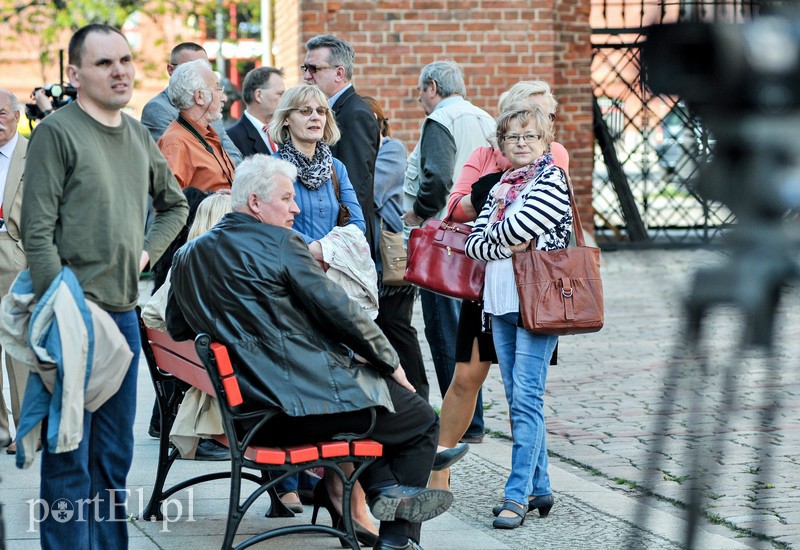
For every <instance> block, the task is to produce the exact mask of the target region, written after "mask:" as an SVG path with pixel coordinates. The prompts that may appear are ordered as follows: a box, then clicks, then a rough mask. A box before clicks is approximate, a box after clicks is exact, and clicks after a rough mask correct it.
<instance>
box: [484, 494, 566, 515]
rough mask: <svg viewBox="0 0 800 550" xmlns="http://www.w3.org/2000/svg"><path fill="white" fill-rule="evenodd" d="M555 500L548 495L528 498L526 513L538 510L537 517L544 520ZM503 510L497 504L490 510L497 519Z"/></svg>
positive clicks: (551, 495) (500, 505)
mask: <svg viewBox="0 0 800 550" xmlns="http://www.w3.org/2000/svg"><path fill="white" fill-rule="evenodd" d="M554 502H555V499H554V498H553V494H552V493H550V494H549V495H542V496H538V497H530V498H528V512H533V511H534V510H539V517H542V518H546V517H547V515H548V514H549V513H550V509H551V508H552V507H553V503H554ZM502 509H503V505H502V504H498V505H497V506H495V507H494V508H492V513H493V514H494V515H495V517H497V516H498V515H500V511H501V510H502Z"/></svg>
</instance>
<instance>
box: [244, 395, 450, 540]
mask: <svg viewBox="0 0 800 550" xmlns="http://www.w3.org/2000/svg"><path fill="white" fill-rule="evenodd" d="M386 382H387V384H388V386H389V394H390V395H391V397H392V403H393V404H394V408H395V412H394V413H390V412H388V411H387V410H386V409H384V408H382V407H380V408H378V409H377V411H376V412H377V416H376V421H375V429H374V430H373V431H372V433H371V434H370V436H369V437H370V438H372V439H374V440H375V441H378V442H379V443H381V444H382V445H383V456H382V457H381V458H379V459H378V460H376V461H375V462H373V463H372V465H370V467H369V468H367V469H366V470H364V473H363V474H362V475H361V477H360V478H359V479H360V481H361V485H362V486H363V487H364V490H365V491H366V492H367V494H369V492H370V489H371V488H375V487H381V486H384V485H388V484H391V483H399V484H400V485H410V486H412V487H425V486H427V484H428V477H429V476H430V473H431V467H432V466H433V459H434V457H435V455H436V447H437V442H438V441H439V417H438V416H437V415H436V413H435V412H434V410H433V408H431V406H430V405H429V404H428V402H427V401H425V400H424V399H422V397H420V396H419V395H418V394H416V393H412V392H410V391H408V390H406V389H405V388H403V387H401V386H400V385H398V384H397V383H396V382H394V381H393V380H389V379H387V381H386ZM370 421H371V414H370V411H369V409H365V410H361V411H355V412H350V413H336V414H324V415H310V416H300V417H291V416H287V415H278V416H276V417H275V418H274V419H272V420H270V422H269V423H268V425H267V426H266V428H265V431H266V433H263V435H262V434H259V436H257V437H256V439H257V440H258V441H257V443H260V444H262V445H267V446H269V445H279V446H286V445H301V444H304V443H308V442H310V441H325V440H328V439H330V438H331V437H333V436H334V435H336V434H339V433H343V432H353V433H363V432H364V431H366V429H367V428H368V427H369V423H370ZM420 529H421V524H419V523H411V522H408V521H391V522H389V521H382V522H381V525H380V533H381V534H382V535H389V534H392V535H401V536H404V537H408V538H411V539H413V540H415V541H416V542H419V536H420Z"/></svg>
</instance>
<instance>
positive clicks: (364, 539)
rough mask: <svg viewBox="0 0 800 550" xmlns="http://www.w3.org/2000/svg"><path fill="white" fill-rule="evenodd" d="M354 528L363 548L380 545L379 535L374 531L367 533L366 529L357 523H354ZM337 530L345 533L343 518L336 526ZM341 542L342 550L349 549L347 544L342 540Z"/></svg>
mask: <svg viewBox="0 0 800 550" xmlns="http://www.w3.org/2000/svg"><path fill="white" fill-rule="evenodd" d="M353 527H354V528H355V531H356V538H357V539H358V542H360V543H361V545H362V546H370V547H372V546H375V545H376V544H378V535H376V534H375V533H373V532H372V531H367V530H366V529H364V528H363V527H361V524H360V523H358V522H357V521H353ZM336 529H338V530H339V531H344V521H342V519H341V518H340V519H339V523H337V524H336ZM339 541H340V542H341V543H342V548H347V544H345V542H344V541H343V540H342V539H339Z"/></svg>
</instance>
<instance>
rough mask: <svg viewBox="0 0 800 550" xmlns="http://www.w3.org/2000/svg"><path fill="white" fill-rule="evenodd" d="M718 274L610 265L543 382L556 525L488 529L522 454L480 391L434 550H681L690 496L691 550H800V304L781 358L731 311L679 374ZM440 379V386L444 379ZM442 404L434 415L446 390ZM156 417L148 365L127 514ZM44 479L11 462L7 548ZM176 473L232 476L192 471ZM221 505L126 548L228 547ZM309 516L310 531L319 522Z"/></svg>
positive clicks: (672, 255) (3, 469) (150, 465)
mask: <svg viewBox="0 0 800 550" xmlns="http://www.w3.org/2000/svg"><path fill="white" fill-rule="evenodd" d="M719 261H721V256H720V255H718V254H717V253H712V252H708V251H685V250H680V251H678V250H674V251H621V252H607V253H605V254H604V283H605V292H606V327H605V328H604V329H603V331H602V332H600V333H598V334H594V335H583V336H573V337H565V338H562V340H561V345H560V350H559V361H560V363H559V365H558V366H554V367H551V370H550V374H549V377H548V390H547V395H546V398H545V404H546V416H547V423H548V437H549V440H548V446H549V449H550V452H551V467H550V473H551V477H552V480H553V487H554V490H555V495H556V499H557V502H556V505H555V507H554V508H553V511H552V512H551V514H550V516H549V517H548V518H546V519H539V518H538V517H537V516H536V514H532V515H529V516H528V520H527V521H526V523H525V525H524V526H523V527H522V528H520V529H516V530H513V531H498V530H494V529H492V527H491V512H490V508H491V506H492V505H493V504H495V503H496V501H497V499H498V498H499V497H500V495H501V493H502V487H503V483H504V481H505V477H506V475H507V473H508V468H509V464H510V449H511V447H510V442H509V437H508V434H509V429H508V418H507V414H506V407H505V400H504V397H503V391H502V385H501V383H500V380H499V376H498V373H497V370H496V369H494V370H493V371H492V374H491V376H490V378H489V380H488V381H487V384H486V386H485V388H484V399H485V402H486V403H485V407H486V420H487V428H488V429H489V430H490V437H487V439H486V440H485V442H484V443H483V444H480V445H475V446H473V452H471V453H470V454H469V455H467V457H466V458H465V459H464V460H463V461H462V462H461V463H460V465H459V466H458V467H455V468H453V479H452V485H453V491H454V493H455V496H456V499H455V504H454V505H453V507H452V508H451V510H450V511H449V512H448V513H446V514H444V515H443V516H441V517H439V518H436V519H435V520H433V521H431V522H428V523H427V524H426V525H425V527H424V528H423V539H422V543H423V545H424V546H425V548H426V549H428V550H449V549H453V548H458V549H460V550H471V549H475V550H478V549H481V550H494V549H498V550H499V549H505V548H513V549H518V548H537V547H550V548H556V549H572V548H602V549H605V548H609V549H611V548H614V549H616V548H620V547H628V548H658V549H661V548H685V547H686V546H687V544H686V541H685V533H686V531H687V525H686V522H685V519H686V517H685V516H686V512H685V511H684V510H683V504H684V503H687V502H689V495H690V494H691V493H690V489H692V488H694V490H695V491H696V492H698V493H700V494H702V495H703V498H704V503H703V505H704V507H705V508H706V510H707V512H706V513H705V514H703V515H702V516H701V518H700V520H701V529H700V531H699V532H698V535H697V537H696V538H695V540H694V542H693V544H692V546H693V547H695V548H703V549H720V550H727V549H729V548H747V547H750V548H782V547H783V548H793V547H798V548H800V517H798V516H800V511H798V507H797V504H798V502H799V501H800V487H799V486H800V464H798V460H797V456H798V454H799V453H798V451H799V450H800V440H798V437H797V436H798V427H799V426H800V419H799V418H798V417H799V416H800V412H799V411H800V407H798V406H797V405H798V403H797V400H798V398H797V396H798V395H800V380H798V377H799V376H800V374H798V369H797V368H796V365H795V364H796V358H797V357H798V351H800V350H798V349H796V348H797V347H798V346H799V345H800V339H798V338H797V336H798V332H800V329H799V328H798V327H800V323H798V319H797V316H798V312H800V308H798V307H796V306H797V305H800V304H798V303H797V302H798V299H797V297H795V296H792V295H789V296H787V297H786V301H785V306H784V308H783V309H782V317H781V319H782V321H781V323H780V325H781V326H782V327H784V328H782V329H781V338H780V345H779V346H778V349H777V351H776V354H775V357H774V358H773V359H771V360H767V359H764V358H762V357H760V356H759V355H758V354H757V353H753V352H749V351H748V352H739V351H736V349H737V348H736V347H735V342H736V341H737V339H738V334H739V332H738V331H740V330H741V322H740V321H741V319H740V318H739V316H738V315H736V313H735V312H734V311H730V310H727V309H725V310H721V311H719V312H714V315H712V316H711V317H710V318H709V319H708V320H707V321H706V323H705V326H706V327H707V336H708V338H706V341H707V343H708V349H707V350H705V355H706V356H707V357H708V364H707V365H705V366H703V365H700V364H696V362H694V363H692V364H684V363H685V362H681V364H679V365H678V366H677V367H676V366H674V365H673V364H672V363H673V362H671V361H670V357H671V356H672V355H673V354H674V353H676V350H678V351H680V350H681V349H682V348H683V346H680V345H676V343H679V342H680V338H679V336H678V328H679V326H680V321H679V318H680V315H681V310H682V307H681V304H682V300H683V296H684V295H685V289H686V286H687V284H688V281H689V280H690V274H691V273H692V272H693V271H694V269H695V268H697V267H699V266H708V265H715V264H716V263H717V262H719ZM417 317H418V318H417V322H418V323H420V328H421V321H420V320H419V316H417ZM420 334H422V331H421V330H420ZM426 348H427V345H426V344H424V345H423V351H424V352H426V355H428V354H427V349H426ZM428 359H429V357H428ZM428 362H430V361H428ZM429 378H430V379H431V380H432V381H433V380H435V377H434V376H433V373H430V374H429ZM434 386H435V382H434ZM431 393H432V402H433V404H434V405H436V406H438V405H439V404H440V402H441V400H440V399H439V398H437V394H438V391H437V390H436V388H432V389H431ZM766 403H772V404H777V405H778V406H777V407H775V406H773V407H767V406H766ZM151 406H152V387H151V386H150V382H149V377H148V376H147V372H146V369H145V368H144V365H142V368H141V369H140V376H139V401H138V409H137V424H136V434H137V441H136V450H135V453H136V454H135V457H134V467H133V470H132V472H131V474H130V476H129V489H130V491H131V502H130V506H129V512H130V513H132V514H137V513H138V512H139V511H140V510H141V508H142V506H143V501H146V499H147V498H148V497H149V494H150V491H151V484H152V478H153V475H154V472H155V457H156V441H155V440H153V439H150V438H149V437H147V435H146V427H147V421H148V418H149V414H150V407H151ZM655 434H659V435H660V436H659V437H656V435H655ZM698 451H699V452H698ZM698 457H699V458H698ZM38 466H39V463H38V461H37V462H36V464H35V465H34V467H33V468H32V469H30V470H26V471H20V470H17V469H16V468H15V467H14V466H13V457H11V456H7V455H5V454H3V455H0V476H2V482H0V502H2V503H3V504H4V505H5V508H4V517H5V523H6V533H7V535H6V536H7V547H8V548H10V549H18V548H19V549H26V548H36V547H38V542H37V532H36V524H35V522H31V520H30V518H29V513H28V508H29V504H28V502H27V501H29V500H31V499H34V498H36V496H37V494H38V475H39V474H38ZM180 467H181V468H183V469H184V471H185V470H192V471H207V470H209V469H214V468H224V467H225V466H224V465H221V464H219V463H217V464H214V463H192V462H182V463H181V464H180ZM698 467H699V469H698ZM698 472H701V473H702V474H703V475H699V474H698ZM635 486H647V487H651V488H652V491H653V493H654V494H655V495H656V497H655V498H645V497H642V496H641V493H640V492H638V491H636V490H635V489H634V487H635ZM226 501H227V486H226V484H225V483H224V482H214V483H211V484H207V485H205V486H198V487H195V488H194V490H193V492H192V493H191V494H188V493H185V494H183V495H181V496H180V498H179V499H176V500H175V501H174V502H173V503H172V506H171V508H170V510H169V511H170V513H171V514H172V515H171V516H170V517H173V518H175V519H176V521H175V522H174V523H170V524H167V525H164V524H161V523H149V522H142V521H132V522H131V524H130V528H129V532H130V534H131V547H132V548H134V549H139V548H141V549H154V548H164V549H172V548H181V547H188V546H191V547H192V548H193V549H196V550H201V549H205V548H218V547H219V544H220V543H221V537H222V532H223V530H224V519H225V512H226V506H227V504H226ZM264 509H265V506H264V505H260V504H259V503H257V504H256V505H255V506H254V508H253V509H252V510H251V512H250V513H249V514H248V515H247V516H246V518H245V522H244V523H243V526H242V529H241V530H240V532H241V533H243V534H247V533H254V532H257V531H259V529H260V527H261V526H262V525H263V522H264V521H267V520H265V519H263V517H262V515H263V512H264ZM304 517H305V518H306V519H308V518H309V517H310V508H308V507H307V509H306V513H305V514H304ZM709 518H711V519H713V520H714V521H713V522H710V521H707V520H708V519H709ZM270 521H275V520H270ZM282 521H295V520H282ZM256 547H257V548H276V549H277V548H289V549H293V548H297V549H299V548H338V547H339V545H338V542H337V541H336V540H335V539H332V538H328V537H322V536H314V537H310V536H295V537H290V538H285V537H284V538H282V539H278V540H277V541H273V542H267V543H262V544H261V545H258V546H256Z"/></svg>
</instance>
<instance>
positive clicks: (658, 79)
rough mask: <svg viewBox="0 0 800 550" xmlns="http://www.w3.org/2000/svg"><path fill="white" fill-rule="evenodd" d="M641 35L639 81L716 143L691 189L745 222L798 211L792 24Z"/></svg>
mask: <svg viewBox="0 0 800 550" xmlns="http://www.w3.org/2000/svg"><path fill="white" fill-rule="evenodd" d="M796 15H797V13H796V12H792V13H790V14H788V13H787V14H782V13H774V14H769V15H764V16H761V17H757V18H755V19H753V20H752V21H749V22H747V23H743V24H707V23H688V24H687V23H678V24H674V25H661V26H655V27H651V28H650V29H649V30H648V33H647V34H648V36H647V42H646V43H645V45H644V49H643V66H644V71H645V73H644V74H645V82H646V83H647V84H648V85H649V87H650V89H651V90H652V91H653V92H654V93H656V94H669V95H677V96H680V97H681V98H682V99H683V100H684V101H685V103H686V104H687V105H688V106H689V108H690V109H691V110H692V111H693V112H695V113H697V114H698V115H699V117H700V119H701V120H702V122H703V124H705V125H707V127H708V129H709V130H710V132H711V134H712V135H713V137H714V138H715V140H716V147H715V151H714V158H713V161H712V162H710V163H708V164H706V165H704V166H703V168H702V171H701V177H700V179H699V182H698V185H697V190H698V191H699V192H700V194H701V195H703V196H704V197H706V198H708V199H711V200H715V201H720V202H722V203H723V204H725V205H726V206H727V207H728V208H730V210H731V211H732V212H733V213H734V214H735V215H736V217H737V219H738V220H739V221H743V220H745V219H759V220H777V219H780V218H782V217H783V216H785V215H786V213H787V211H792V210H794V211H797V210H798V209H799V208H800V18H797V17H796Z"/></svg>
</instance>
